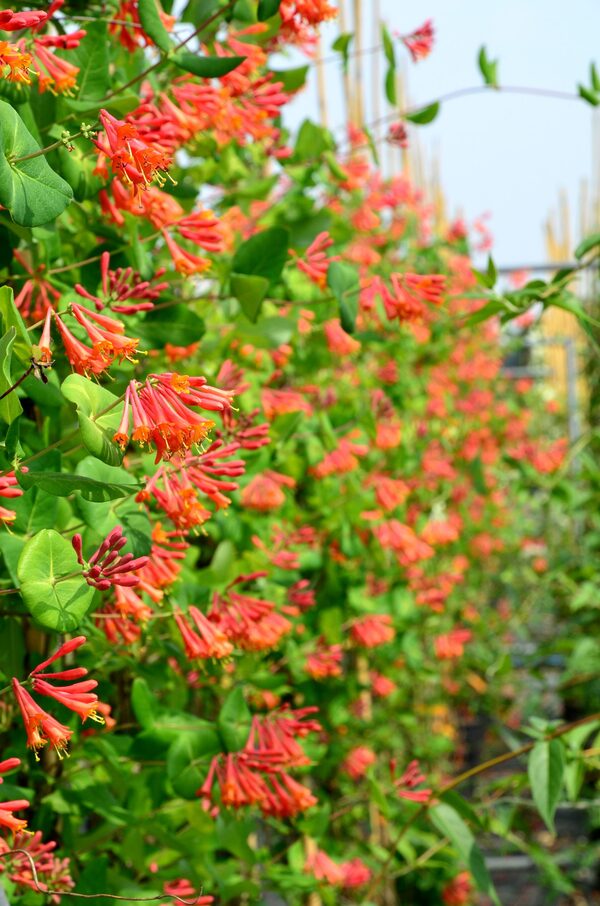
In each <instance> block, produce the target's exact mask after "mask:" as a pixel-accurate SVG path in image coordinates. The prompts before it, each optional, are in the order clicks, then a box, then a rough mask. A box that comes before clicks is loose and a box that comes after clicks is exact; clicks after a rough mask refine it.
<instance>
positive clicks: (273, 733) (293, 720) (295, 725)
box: [245, 707, 322, 768]
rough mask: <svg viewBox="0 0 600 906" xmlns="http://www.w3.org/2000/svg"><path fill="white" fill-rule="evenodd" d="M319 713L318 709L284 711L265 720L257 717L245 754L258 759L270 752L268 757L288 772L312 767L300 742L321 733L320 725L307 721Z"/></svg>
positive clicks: (284, 708)
mask: <svg viewBox="0 0 600 906" xmlns="http://www.w3.org/2000/svg"><path fill="white" fill-rule="evenodd" d="M318 710H319V709H318V708H315V707H309V708H299V709H296V710H292V709H291V708H288V707H283V708H280V709H279V710H278V711H275V712H273V713H271V714H267V715H266V716H265V717H262V718H261V717H257V716H256V715H255V716H254V717H253V719H252V726H251V729H250V735H249V737H248V741H247V743H246V746H245V751H246V752H250V753H253V754H256V755H259V754H260V753H263V752H269V757H271V758H273V759H274V760H277V761H278V763H279V764H280V765H281V766H285V767H288V768H292V767H302V766H304V765H308V764H310V759H309V758H307V756H306V755H305V753H304V750H303V749H302V747H301V746H300V744H299V743H298V741H297V738H301V739H303V738H305V737H306V736H308V734H309V733H319V732H320V731H321V730H322V727H321V724H320V723H319V722H318V721H316V720H306V719H305V718H307V717H309V715H311V714H316V713H317V712H318Z"/></svg>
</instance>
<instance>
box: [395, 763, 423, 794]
mask: <svg viewBox="0 0 600 906" xmlns="http://www.w3.org/2000/svg"><path fill="white" fill-rule="evenodd" d="M394 767H395V763H392V775H393V773H394ZM424 782H425V775H424V774H422V773H421V768H420V767H419V762H418V761H416V760H414V761H411V762H410V764H409V765H408V767H407V769H406V770H405V772H404V773H403V774H402V776H401V777H398V779H397V780H394V786H395V787H396V791H397V793H398V796H399V797H400V799H408V800H409V801H410V802H428V801H429V799H430V798H431V793H432V791H431V790H416V789H415V787H417V786H419V784H421V783H424Z"/></svg>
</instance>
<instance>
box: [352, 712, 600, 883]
mask: <svg viewBox="0 0 600 906" xmlns="http://www.w3.org/2000/svg"><path fill="white" fill-rule="evenodd" d="M597 720H600V711H597V712H596V713H595V714H590V715H588V716H587V717H582V718H580V719H579V720H574V721H573V722H572V723H569V724H563V726H562V727H557V729H556V730H552V731H551V732H550V733H547V734H546V735H545V736H544V738H543V740H538V739H534V740H533V741H532V742H528V743H526V744H525V745H523V746H520V747H519V748H518V749H513V750H512V751H510V752H504V753H503V754H502V755H497V756H496V757H495V758H490V759H489V761H484V762H482V764H478V765H475V767H474V768H469V770H468V771H463V773H462V774H459V775H458V776H457V777H454V778H453V779H452V780H450V781H449V782H448V783H445V784H444V785H443V786H441V787H438V788H437V789H436V790H433V792H432V794H431V796H430V798H429V799H428V801H427V802H424V803H423V804H422V805H421V806H419V808H418V809H417V810H416V811H415V812H413V814H412V815H411V817H410V818H409V819H408V821H406V822H405V824H403V825H402V827H401V828H400V830H399V831H398V833H397V834H396V836H395V837H394V839H393V840H392V842H391V843H390V850H389V853H388V855H387V858H386V859H385V861H384V862H383V864H382V865H381V867H380V869H379V871H378V872H377V873H376V874H375V875H374V876H373V879H372V881H371V884H370V886H369V888H368V890H367V892H366V894H365V899H367V900H368V899H369V898H370V897H371V896H372V895H373V894H374V892H375V891H376V889H377V885H378V883H379V881H380V880H381V879H382V878H383V877H384V876H385V874H386V872H387V869H388V866H389V864H390V862H391V861H392V860H393V859H394V857H395V855H396V849H397V847H398V844H399V843H400V841H401V840H402V838H403V837H404V835H405V834H406V832H407V831H408V830H409V829H410V828H411V827H412V826H413V824H415V822H416V821H418V819H419V818H421V817H422V816H423V815H424V814H425V813H426V812H427V810H428V809H429V806H430V805H431V804H432V803H434V802H435V801H436V799H438V798H439V797H440V796H443V795H444V793H448V792H450V790H453V789H454V788H455V787H457V786H459V785H460V784H461V783H464V782H465V780H470V779H471V778H472V777H476V776H477V775H478V774H483V773H484V772H485V771H489V770H490V768H494V767H497V765H499V764H504V762H506V761H511V760H512V759H513V758H519V757H520V756H521V755H526V754H527V753H528V752H531V750H532V749H533V747H534V746H535V745H536V744H537V743H538V742H540V741H545V742H549V741H550V740H552V739H558V738H559V737H560V736H564V735H565V733H570V732H571V730H575V729H576V728H577V727H582V726H584V725H585V724H591V723H593V722H594V721H597Z"/></svg>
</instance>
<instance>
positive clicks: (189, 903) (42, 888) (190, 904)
mask: <svg viewBox="0 0 600 906" xmlns="http://www.w3.org/2000/svg"><path fill="white" fill-rule="evenodd" d="M17 853H20V854H21V855H22V856H25V858H26V859H27V861H28V862H29V867H30V869H31V874H32V876H33V883H34V884H35V887H36V890H38V891H39V892H40V893H44V894H46V895H50V896H57V897H77V898H78V899H81V900H95V899H98V898H102V899H105V900H123V901H124V902H126V903H129V902H131V903H154V902H155V901H156V900H164V899H165V897H168V898H169V899H171V900H177V902H178V903H183V906H196V904H198V903H200V900H201V899H202V894H198V896H197V897H196V898H195V899H194V900H184V899H182V898H181V897H178V896H177V894H175V893H159V894H157V895H156V896H155V897H132V896H127V897H122V896H119V894H116V893H76V892H75V891H70V890H53V889H52V888H51V887H47V886H46V885H45V884H40V882H39V878H38V873H37V869H36V866H35V862H34V860H33V858H32V856H31V853H29V852H27V850H26V849H7V850H6V851H5V852H2V853H0V859H5V858H6V857H7V856H14V855H16V854H17Z"/></svg>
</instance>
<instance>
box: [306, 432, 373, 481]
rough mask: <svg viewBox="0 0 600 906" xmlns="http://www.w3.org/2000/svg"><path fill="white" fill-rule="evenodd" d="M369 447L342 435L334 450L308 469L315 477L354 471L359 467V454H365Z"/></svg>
mask: <svg viewBox="0 0 600 906" xmlns="http://www.w3.org/2000/svg"><path fill="white" fill-rule="evenodd" d="M368 452H369V448H368V447H367V446H366V444H358V443H356V442H355V441H353V440H351V438H350V436H348V437H342V438H341V439H340V440H339V442H338V445H337V448H336V449H335V450H332V451H331V452H330V453H327V454H326V455H325V457H324V459H323V461H322V462H320V463H318V464H317V465H316V466H313V467H312V468H311V469H310V470H309V471H310V472H311V474H312V475H314V476H315V477H316V478H326V477H327V476H329V475H346V474H347V473H348V472H354V471H355V470H356V469H358V467H359V460H358V457H359V456H366V455H367V453H368Z"/></svg>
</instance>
